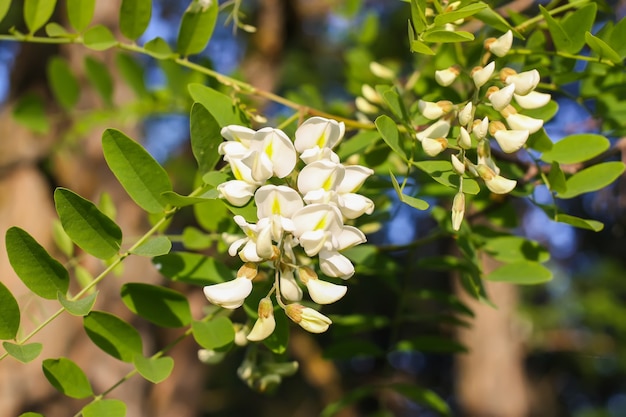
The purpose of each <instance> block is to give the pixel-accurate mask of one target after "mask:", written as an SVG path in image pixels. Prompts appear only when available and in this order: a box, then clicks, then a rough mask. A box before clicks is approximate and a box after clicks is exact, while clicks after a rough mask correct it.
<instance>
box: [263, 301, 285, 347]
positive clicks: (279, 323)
mask: <svg viewBox="0 0 626 417" xmlns="http://www.w3.org/2000/svg"><path fill="white" fill-rule="evenodd" d="M274 320H276V328H275V329H274V332H272V334H270V335H269V337H268V338H266V339H265V340H263V344H264V345H265V346H266V347H267V348H268V349H269V350H271V351H272V352H274V353H275V354H277V355H282V354H283V353H285V352H286V351H287V345H288V344H289V320H288V319H287V315H286V314H285V312H284V311H283V310H282V309H280V310H278V311H275V312H274Z"/></svg>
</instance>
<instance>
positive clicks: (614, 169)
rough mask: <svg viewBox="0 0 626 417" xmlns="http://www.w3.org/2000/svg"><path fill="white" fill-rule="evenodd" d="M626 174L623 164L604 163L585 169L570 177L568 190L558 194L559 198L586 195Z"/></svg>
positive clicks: (567, 183) (615, 162)
mask: <svg viewBox="0 0 626 417" xmlns="http://www.w3.org/2000/svg"><path fill="white" fill-rule="evenodd" d="M623 172H624V163H623V162H617V161H614V162H604V163H602V164H598V165H593V166H590V167H589V168H585V169H583V170H582V171H580V172H577V173H576V174H574V175H572V176H571V177H569V178H568V179H567V181H566V185H567V190H566V191H565V192H564V193H559V194H557V197H559V198H573V197H576V196H579V195H581V194H584V193H589V192H592V191H597V190H599V189H601V188H604V187H606V186H607V185H609V184H611V183H612V182H613V181H615V180H616V179H617V178H618V177H619V176H620V175H622V173H623Z"/></svg>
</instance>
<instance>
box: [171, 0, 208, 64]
mask: <svg viewBox="0 0 626 417" xmlns="http://www.w3.org/2000/svg"><path fill="white" fill-rule="evenodd" d="M217 12H218V3H217V0H209V1H199V0H192V2H191V4H190V5H189V7H188V8H187V10H186V11H185V14H184V15H183V19H182V21H181V22H180V28H179V30H178V40H177V44H176V49H177V50H178V53H179V54H180V55H182V56H187V55H193V54H198V53H200V52H202V51H203V50H204V48H206V46H207V44H208V43H209V40H210V39H211V35H213V29H214V28H215V23H216V22H217Z"/></svg>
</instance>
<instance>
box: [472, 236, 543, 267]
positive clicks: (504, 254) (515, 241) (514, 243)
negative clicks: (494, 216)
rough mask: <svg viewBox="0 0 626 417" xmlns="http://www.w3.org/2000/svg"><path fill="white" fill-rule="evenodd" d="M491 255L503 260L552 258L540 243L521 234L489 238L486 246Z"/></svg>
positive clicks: (539, 260) (538, 260)
mask: <svg viewBox="0 0 626 417" xmlns="http://www.w3.org/2000/svg"><path fill="white" fill-rule="evenodd" d="M483 249H484V250H485V251H486V252H487V253H489V255H491V256H492V257H493V258H494V259H497V260H498V261H501V262H517V261H523V260H528V261H536V262H546V261H548V260H549V259H550V252H548V251H547V250H546V249H545V248H544V247H543V246H541V245H540V244H539V243H537V242H535V241H533V240H529V239H525V238H523V237H520V236H499V237H491V238H488V240H487V242H486V244H485V246H484V248H483Z"/></svg>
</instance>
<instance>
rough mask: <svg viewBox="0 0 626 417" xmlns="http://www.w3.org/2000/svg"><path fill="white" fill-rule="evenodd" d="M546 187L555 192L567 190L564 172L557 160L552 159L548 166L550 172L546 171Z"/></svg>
mask: <svg viewBox="0 0 626 417" xmlns="http://www.w3.org/2000/svg"><path fill="white" fill-rule="evenodd" d="M547 185H548V187H549V188H550V191H554V192H556V193H564V192H565V191H567V181H566V180H565V174H564V173H563V170H562V169H561V166H560V165H559V163H558V162H556V161H552V165H551V166H550V172H549V173H548V184H547Z"/></svg>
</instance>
